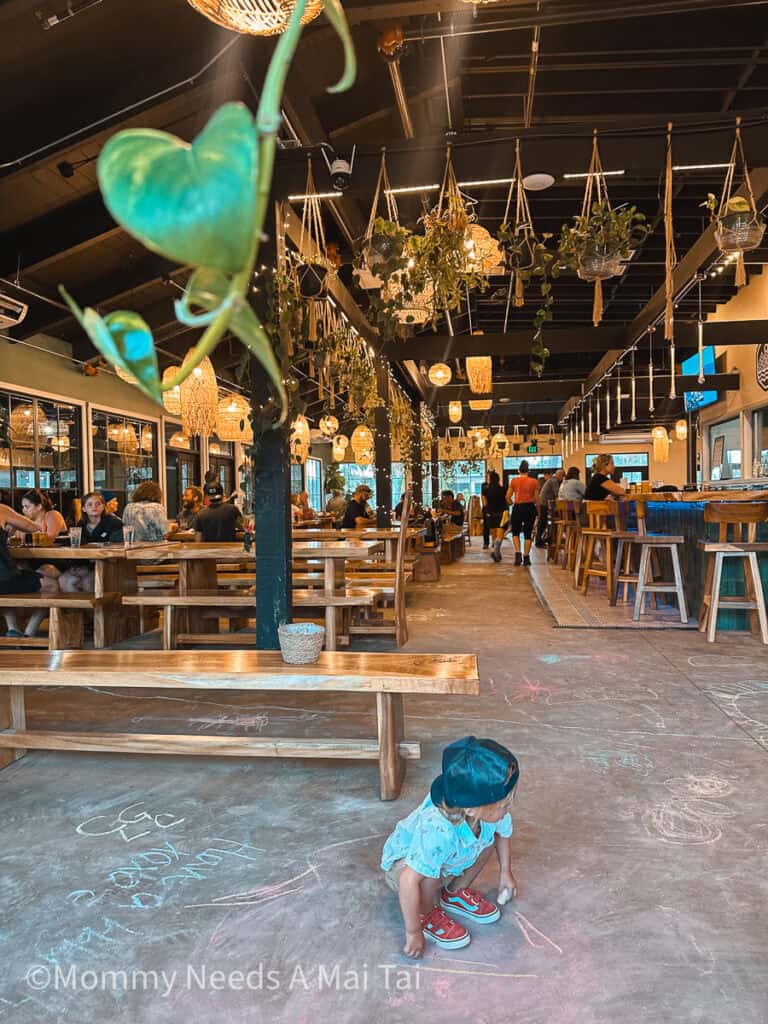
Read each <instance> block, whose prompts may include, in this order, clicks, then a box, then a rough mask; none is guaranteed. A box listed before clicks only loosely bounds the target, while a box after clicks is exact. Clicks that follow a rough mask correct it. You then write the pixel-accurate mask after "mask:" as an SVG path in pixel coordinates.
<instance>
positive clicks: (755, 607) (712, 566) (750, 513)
mask: <svg viewBox="0 0 768 1024" xmlns="http://www.w3.org/2000/svg"><path fill="white" fill-rule="evenodd" d="M766 520H768V502H764V501H761V502H748V501H730V502H719V501H713V502H708V503H707V504H706V505H705V506H704V522H705V523H717V524H718V534H719V536H718V539H717V541H706V540H702V541H699V544H698V547H699V550H701V551H703V552H704V553H705V554H706V556H707V575H706V579H705V582H704V596H703V597H702V599H701V608H700V610H699V630H700V631H701V632H702V633H704V632H706V634H707V640H708V641H709V643H714V642H715V639H716V638H717V614H718V612H719V611H720V610H721V608H723V606H725V607H726V608H727V609H733V610H742V611H748V612H749V625H750V629H751V630H752V631H753V632H756V631H758V630H759V633H760V638H761V640H762V642H763V643H764V644H768V614H766V607H765V594H764V593H763V585H762V581H761V579H760V566H759V565H758V561H757V553H758V552H759V551H763V552H765V551H768V544H766V543H764V542H760V541H758V540H757V524H758V523H764V522H766ZM729 527H730V529H729ZM729 533H730V534H731V536H730V539H729ZM726 558H738V559H742V560H743V564H744V594H741V595H737V594H734V595H723V594H721V593H720V587H721V583H722V576H723V566H724V564H725V560H726Z"/></svg>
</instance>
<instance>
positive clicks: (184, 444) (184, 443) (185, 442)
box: [168, 430, 192, 451]
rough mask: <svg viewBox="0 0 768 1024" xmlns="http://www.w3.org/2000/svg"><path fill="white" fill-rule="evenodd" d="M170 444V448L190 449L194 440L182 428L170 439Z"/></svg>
mask: <svg viewBox="0 0 768 1024" xmlns="http://www.w3.org/2000/svg"><path fill="white" fill-rule="evenodd" d="M168 446H169V448H184V449H186V450H187V451H189V450H190V449H191V448H192V440H191V438H189V437H187V435H186V434H185V433H183V432H182V431H181V430H177V431H176V433H175V434H171V436H170V438H169V439H168Z"/></svg>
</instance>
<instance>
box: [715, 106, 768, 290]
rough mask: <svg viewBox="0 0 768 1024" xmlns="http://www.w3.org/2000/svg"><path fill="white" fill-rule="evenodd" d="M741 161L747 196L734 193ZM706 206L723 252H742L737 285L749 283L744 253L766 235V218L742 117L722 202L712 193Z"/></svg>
mask: <svg viewBox="0 0 768 1024" xmlns="http://www.w3.org/2000/svg"><path fill="white" fill-rule="evenodd" d="M739 163H740V164H741V172H742V177H743V179H744V189H745V191H746V193H747V194H746V196H740V195H734V194H733V187H734V177H735V174H736V169H737V165H738V164H739ZM703 205H705V206H706V207H707V208H708V209H709V212H710V215H711V218H712V220H713V221H715V225H716V226H715V241H716V242H717V245H718V248H719V249H720V251H721V252H724V253H736V254H737V255H738V259H737V261H736V278H735V284H736V287H737V288H740V287H741V286H742V285H744V284H746V283H747V275H746V269H745V267H744V253H745V252H751V250H752V249H757V247H758V246H759V245H760V243H761V242H762V240H763V235H764V234H765V221H764V220H763V218H762V217H761V216H760V214H759V213H758V211H757V204H756V202H755V195H754V192H753V191H752V181H751V179H750V177H749V167H748V165H747V158H746V156H745V155H744V143H743V142H742V139H741V118H740V117H737V118H736V137H735V139H734V142H733V149H732V150H731V159H730V162H729V164H728V170H727V171H726V174H725V181H724V182H723V191H722V194H721V196H720V202H719V203H718V201H717V198H716V197H715V196H714V195H713V194H712V193H711V192H710V193H709V195H708V196H707V201H706V203H704V204H703Z"/></svg>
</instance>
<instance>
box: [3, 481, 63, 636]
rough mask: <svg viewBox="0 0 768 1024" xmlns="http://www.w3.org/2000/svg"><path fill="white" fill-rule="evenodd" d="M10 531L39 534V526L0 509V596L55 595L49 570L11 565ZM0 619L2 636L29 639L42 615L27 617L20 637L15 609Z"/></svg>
mask: <svg viewBox="0 0 768 1024" xmlns="http://www.w3.org/2000/svg"><path fill="white" fill-rule="evenodd" d="M25 497H26V495H25ZM11 529H15V530H21V531H22V532H23V533H40V532H41V531H40V530H39V524H38V523H36V522H34V521H33V520H32V519H28V518H27V517H26V516H22V515H19V513H18V512H16V511H15V510H14V509H12V508H11V507H10V505H0V594H38V593H41V592H42V593H44V594H47V593H56V591H57V590H58V589H59V588H58V583H57V581H56V579H55V578H53V577H50V576H46V575H45V573H44V570H46V569H48V568H49V566H40V568H39V569H27V568H23V566H20V565H17V564H16V562H14V560H13V557H12V556H11V553H10V552H9V551H8V532H9V530H11ZM0 615H2V617H3V618H4V619H5V624H6V629H7V632H6V636H9V637H21V636H29V637H32V636H34V635H35V634H36V633H37V630H38V628H39V626H40V623H41V622H42V621H43V619H44V618H45V615H46V613H45V612H35V613H34V614H33V615H32V616H31V617H30V619H29V622H28V623H27V626H26V628H25V630H24V633H23V634H22V633H21V632H20V630H19V624H18V618H17V616H18V612H17V611H16V609H15V608H3V609H0Z"/></svg>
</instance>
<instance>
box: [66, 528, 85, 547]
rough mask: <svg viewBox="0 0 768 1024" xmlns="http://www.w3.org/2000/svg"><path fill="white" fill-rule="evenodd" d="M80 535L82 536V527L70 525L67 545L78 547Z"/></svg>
mask: <svg viewBox="0 0 768 1024" xmlns="http://www.w3.org/2000/svg"><path fill="white" fill-rule="evenodd" d="M82 536H83V528H82V526H70V528H69V546H70V547H71V548H79V547H80V541H81V539H82Z"/></svg>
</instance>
